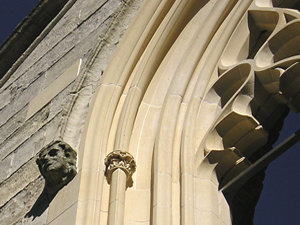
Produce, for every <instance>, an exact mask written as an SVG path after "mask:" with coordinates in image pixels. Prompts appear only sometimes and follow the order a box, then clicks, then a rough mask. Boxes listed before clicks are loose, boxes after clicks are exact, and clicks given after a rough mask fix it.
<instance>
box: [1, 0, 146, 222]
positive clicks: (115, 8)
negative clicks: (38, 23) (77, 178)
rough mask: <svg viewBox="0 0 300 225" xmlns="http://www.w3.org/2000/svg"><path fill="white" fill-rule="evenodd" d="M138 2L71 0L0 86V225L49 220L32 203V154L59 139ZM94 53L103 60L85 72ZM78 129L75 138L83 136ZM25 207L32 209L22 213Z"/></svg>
mask: <svg viewBox="0 0 300 225" xmlns="http://www.w3.org/2000/svg"><path fill="white" fill-rule="evenodd" d="M142 2H143V1H142V0H128V1H121V0H108V1H105V0H99V1H95V0H78V1H76V2H75V4H74V5H73V6H72V7H71V8H70V9H69V10H68V11H67V12H66V13H65V15H64V16H63V18H62V19H61V20H59V22H58V23H57V24H56V25H55V26H54V28H53V29H52V30H51V31H50V32H49V33H48V35H47V36H46V37H45V38H44V39H43V40H42V41H41V42H40V43H39V44H38V45H37V46H36V47H35V48H34V50H33V51H32V53H31V54H30V55H29V56H28V57H27V58H26V59H25V60H24V62H23V63H22V64H21V65H20V66H19V67H18V68H17V70H16V71H15V72H14V73H13V74H12V75H11V76H10V78H9V79H8V80H7V81H6V82H5V83H4V85H3V86H2V87H1V89H0V224H1V225H9V224H46V223H48V222H46V221H47V208H46V210H45V211H43V212H39V213H37V212H33V211H32V210H31V209H32V207H33V205H34V203H35V202H36V201H37V199H38V197H39V196H40V194H41V192H42V190H43V187H44V179H43V178H42V177H41V175H40V172H39V170H38V167H37V165H36V162H35V160H36V156H37V154H38V153H39V152H40V150H41V149H42V148H43V147H44V146H45V145H47V144H48V143H49V142H51V141H52V140H55V139H59V138H62V136H63V135H64V130H65V123H66V120H67V118H68V115H69V111H70V108H71V106H72V103H73V102H74V101H75V99H76V97H77V96H78V93H79V92H81V91H86V93H87V94H86V99H87V104H88V100H89V99H90V97H91V96H92V95H93V93H94V91H95V89H96V88H97V86H98V85H99V82H100V80H101V75H102V71H103V70H104V69H105V67H106V65H107V63H108V60H109V58H110V56H111V55H112V53H113V52H114V49H115V47H116V46H117V45H118V43H119V41H120V38H121V37H122V35H123V33H124V32H125V30H126V28H127V27H128V25H129V24H130V22H131V19H132V18H133V16H134V15H135V14H136V12H137V10H138V9H139V7H140V5H141V4H142ZM32 48H33V46H32ZM95 52H97V53H99V52H100V54H97V55H98V57H101V58H102V60H101V62H102V63H101V65H98V67H97V70H96V71H89V68H88V66H89V62H90V61H92V60H93V57H94V55H95ZM49 87H50V88H49ZM47 98H48V99H47ZM86 108H87V107H86ZM83 114H84V112H83ZM83 122H84V121H83ZM83 122H82V124H83ZM78 130H79V131H78V134H76V135H75V137H74V138H73V139H76V140H79V139H80V138H79V136H80V129H78ZM71 142H72V141H71ZM78 144H79V143H78V141H77V143H76V142H73V143H72V145H73V146H72V147H73V148H75V149H76V148H77V147H78ZM30 210H31V214H30V215H31V216H30V217H29V216H27V217H25V215H26V214H27V213H28V212H30Z"/></svg>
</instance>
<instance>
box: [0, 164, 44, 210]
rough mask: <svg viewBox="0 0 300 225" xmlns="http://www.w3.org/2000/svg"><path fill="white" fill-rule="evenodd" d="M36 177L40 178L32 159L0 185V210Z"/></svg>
mask: <svg viewBox="0 0 300 225" xmlns="http://www.w3.org/2000/svg"><path fill="white" fill-rule="evenodd" d="M38 176H40V172H39V169H38V166H37V165H36V163H35V159H34V158H32V159H31V160H29V161H28V162H27V163H26V164H25V165H24V166H22V167H21V168H20V169H19V170H18V171H17V172H16V173H14V174H13V175H12V176H11V177H10V178H9V179H7V180H6V181H5V182H3V183H1V184H0V196H1V198H0V208H1V207H2V206H3V205H4V204H5V203H6V202H7V201H9V200H10V199H11V198H12V197H13V196H15V195H16V194H17V193H18V192H20V191H21V190H23V189H24V188H25V187H26V186H27V185H28V184H29V183H31V182H33V181H34V180H35V179H37V178H38Z"/></svg>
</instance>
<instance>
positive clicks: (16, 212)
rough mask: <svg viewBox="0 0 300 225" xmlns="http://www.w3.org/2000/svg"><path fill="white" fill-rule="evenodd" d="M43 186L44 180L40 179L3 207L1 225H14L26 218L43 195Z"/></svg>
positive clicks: (0, 212) (0, 209)
mask: <svg viewBox="0 0 300 225" xmlns="http://www.w3.org/2000/svg"><path fill="white" fill-rule="evenodd" d="M43 186H44V180H43V179H42V177H39V178H38V179H36V180H35V181H34V182H31V183H30V184H29V185H28V186H26V188H25V189H24V190H22V191H21V192H19V193H18V194H17V195H16V196H15V197H14V198H13V199H11V200H10V201H9V202H7V203H6V204H5V205H4V206H3V207H1V208H0V224H1V225H2V224H3V225H4V224H5V225H10V224H14V223H16V222H18V221H19V220H20V219H21V218H22V217H24V216H25V214H26V213H27V212H28V211H29V210H30V208H31V207H32V206H33V204H34V202H35V201H36V200H37V198H38V196H39V195H40V194H41V193H42V190H43Z"/></svg>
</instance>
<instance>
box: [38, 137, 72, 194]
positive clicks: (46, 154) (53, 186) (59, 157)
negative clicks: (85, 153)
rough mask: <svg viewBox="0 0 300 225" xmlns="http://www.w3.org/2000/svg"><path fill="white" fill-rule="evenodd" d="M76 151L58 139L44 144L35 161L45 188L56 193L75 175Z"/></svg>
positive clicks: (50, 192)
mask: <svg viewBox="0 0 300 225" xmlns="http://www.w3.org/2000/svg"><path fill="white" fill-rule="evenodd" d="M76 161H77V153H76V152H75V151H74V150H73V149H72V147H71V146H70V145H68V144H67V143H66V142H64V141H61V140H58V141H53V142H51V143H50V144H48V145H46V146H45V147H44V148H43V149H42V150H41V152H40V154H39V156H38V158H37V160H36V163H37V164H38V166H39V170H40V172H41V174H42V175H43V177H44V178H45V181H46V184H45V189H46V191H47V192H48V193H49V194H56V193H57V192H58V191H59V190H60V189H61V188H62V187H63V186H65V185H66V184H68V183H69V182H70V181H71V180H72V179H73V178H74V177H75V175H76V173H77V168H76Z"/></svg>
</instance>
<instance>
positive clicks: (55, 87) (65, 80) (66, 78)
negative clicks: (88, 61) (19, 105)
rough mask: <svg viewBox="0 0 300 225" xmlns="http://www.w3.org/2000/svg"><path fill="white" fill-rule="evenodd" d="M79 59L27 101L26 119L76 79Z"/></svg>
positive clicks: (79, 63)
mask: <svg viewBox="0 0 300 225" xmlns="http://www.w3.org/2000/svg"><path fill="white" fill-rule="evenodd" d="M81 61H82V60H81V59H79V60H77V61H76V62H75V63H74V64H73V65H72V66H71V67H70V68H68V69H67V70H66V71H65V72H64V73H62V74H61V75H60V76H59V77H58V78H57V79H56V80H55V81H53V82H52V83H51V84H50V85H49V86H48V87H47V88H46V89H44V90H43V91H42V92H40V93H39V94H38V95H37V96H36V97H35V98H34V99H32V100H31V101H30V102H29V106H28V111H27V116H26V119H29V118H30V117H31V116H33V115H34V114H35V113H36V112H38V111H39V110H40V109H41V108H43V107H44V106H45V105H46V104H48V103H49V102H50V101H51V99H53V98H54V97H55V96H56V95H57V94H59V93H60V92H61V91H62V90H63V89H65V88H66V87H67V86H68V85H69V84H70V83H71V82H72V81H74V80H75V79H76V77H77V76H78V73H79V70H80V65H81Z"/></svg>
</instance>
